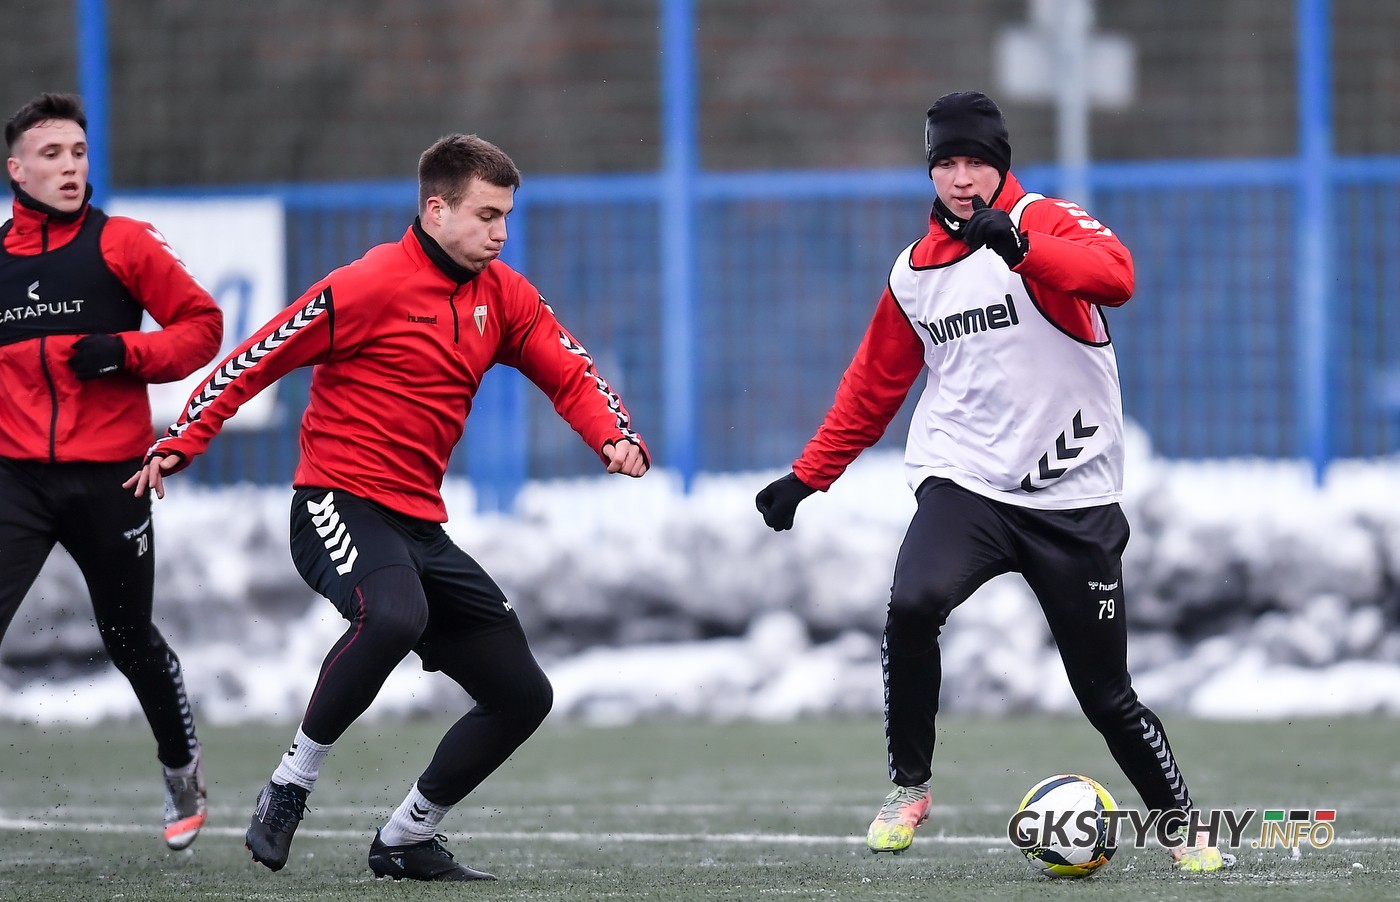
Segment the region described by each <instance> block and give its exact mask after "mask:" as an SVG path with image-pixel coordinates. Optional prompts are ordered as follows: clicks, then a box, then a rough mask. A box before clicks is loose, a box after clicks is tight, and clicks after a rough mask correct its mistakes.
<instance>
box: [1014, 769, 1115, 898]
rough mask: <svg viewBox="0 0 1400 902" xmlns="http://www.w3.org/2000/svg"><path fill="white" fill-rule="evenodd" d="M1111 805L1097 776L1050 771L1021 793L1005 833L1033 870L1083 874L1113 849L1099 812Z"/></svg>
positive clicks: (1104, 861)
mask: <svg viewBox="0 0 1400 902" xmlns="http://www.w3.org/2000/svg"><path fill="white" fill-rule="evenodd" d="M1117 807H1118V803H1116V802H1114V801H1113V796H1111V795H1109V793H1108V790H1107V789H1104V788H1103V786H1102V785H1100V784H1099V783H1098V782H1096V781H1094V780H1091V779H1089V778H1088V777H1084V776H1081V775H1079V774H1056V775H1055V776H1053V777H1046V778H1045V779H1044V780H1041V781H1040V782H1039V783H1037V784H1035V785H1034V786H1032V787H1031V791H1030V792H1028V793H1026V797H1025V798H1024V799H1022V800H1021V805H1020V807H1019V808H1017V809H1016V814H1015V816H1014V817H1013V818H1012V823H1011V829H1010V830H1008V834H1009V836H1010V838H1011V841H1012V843H1013V844H1015V846H1016V848H1018V849H1019V850H1020V851H1021V854H1023V855H1025V856H1026V861H1027V862H1028V863H1029V864H1030V866H1031V868H1032V869H1033V870H1035V871H1038V872H1040V873H1042V874H1045V875H1046V876H1047V877H1088V876H1089V875H1090V874H1093V873H1094V872H1096V871H1098V869H1099V868H1101V867H1103V866H1104V865H1106V864H1108V860H1109V859H1110V858H1112V857H1113V853H1114V852H1115V851H1116V849H1115V847H1114V846H1112V845H1110V844H1109V836H1108V821H1107V819H1106V818H1105V817H1104V816H1103V813H1104V812H1105V811H1113V810H1115V809H1116V808H1117Z"/></svg>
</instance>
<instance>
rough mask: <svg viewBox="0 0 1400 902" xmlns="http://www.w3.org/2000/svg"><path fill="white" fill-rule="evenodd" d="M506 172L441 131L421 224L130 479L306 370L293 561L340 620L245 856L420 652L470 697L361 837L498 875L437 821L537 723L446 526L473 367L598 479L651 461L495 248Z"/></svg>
mask: <svg viewBox="0 0 1400 902" xmlns="http://www.w3.org/2000/svg"><path fill="white" fill-rule="evenodd" d="M519 185H520V173H519V172H518V171H517V169H516V167H515V164H514V163H513V162H512V161H511V159H510V157H508V156H507V155H506V154H505V153H504V152H503V151H501V149H500V148H498V147H496V146H494V145H492V144H490V143H488V142H486V141H484V140H482V139H480V138H478V137H476V136H475V135H460V134H458V135H449V136H447V137H445V138H442V139H441V140H439V141H437V142H436V143H435V144H433V146H431V147H430V148H428V149H427V151H425V152H424V153H423V155H422V158H421V159H420V160H419V164H418V218H417V219H416V220H415V221H414V223H413V224H412V225H411V226H410V227H409V229H408V231H407V232H406V233H405V234H404V236H403V238H402V240H400V241H397V242H394V243H391V244H382V245H379V246H378V247H374V248H372V249H370V251H369V252H368V253H367V254H365V255H364V257H362V258H360V259H359V260H357V261H355V262H354V263H351V264H350V265H349V266H345V267H342V268H340V269H337V270H335V271H334V272H332V273H331V274H330V275H329V276H327V277H326V278H324V279H323V280H321V281H320V282H318V283H316V284H315V285H313V286H312V287H311V288H310V289H309V290H307V292H306V293H305V294H303V295H302V296H301V297H300V298H299V299H298V300H297V301H295V302H294V303H293V304H292V305H291V306H290V307H288V308H287V309H286V310H284V311H282V312H281V313H280V314H279V315H278V316H276V317H275V318H273V320H272V321H271V322H269V323H267V324H266V325H265V326H263V327H262V329H260V330H259V331H258V332H257V333H256V334H254V335H253V336H252V337H251V338H249V339H248V340H247V341H245V342H244V343H243V344H242V345H241V346H240V347H239V348H237V349H236V350H235V351H234V352H233V353H232V354H231V355H229V356H228V357H227V358H226V359H225V360H224V361H223V363H221V364H219V366H218V367H217V368H216V369H215V370H214V372H213V373H212V374H211V375H210V377H209V379H208V380H207V381H206V382H205V384H204V385H203V386H202V387H201V388H199V389H197V390H196V391H195V392H194V394H193V395H192V396H191V397H190V400H189V405H188V407H187V408H186V410H185V412H184V414H183V415H182V416H181V417H180V420H179V421H178V422H177V423H175V425H173V426H171V427H170V429H169V431H168V432H167V433H166V435H165V436H164V437H163V438H161V439H160V440H158V441H157V442H156V443H155V445H154V446H152V448H151V450H150V453H149V455H148V457H147V461H146V464H145V466H144V467H143V468H142V469H141V470H139V471H138V472H137V473H136V474H135V475H133V476H132V477H131V479H129V480H128V481H127V485H128V486H129V487H134V489H135V491H136V494H138V495H140V494H142V493H143V492H145V491H146V489H148V488H151V489H153V490H154V491H155V492H156V494H157V495H163V494H164V487H163V479H164V477H166V476H169V475H170V474H171V473H173V472H176V471H177V470H179V469H180V468H181V467H183V466H185V465H186V464H188V463H189V461H190V460H191V459H192V458H193V457H194V456H195V455H197V454H199V453H200V452H201V451H203V450H204V449H205V448H206V447H207V446H208V444H209V441H210V440H211V439H212V438H213V437H214V435H215V434H216V433H218V431H219V428H220V426H221V425H222V424H223V422H224V421H225V420H226V419H228V418H229V417H230V416H232V415H233V414H234V413H235V412H236V411H237V410H238V408H239V405H241V404H242V403H243V402H244V401H246V400H248V399H249V398H251V397H253V396H254V395H255V394H257V393H258V391H260V390H261V389H263V388H265V387H266V386H268V385H270V384H271V383H272V382H274V381H275V380H276V379H278V378H279V377H281V376H282V375H284V374H285V373H287V372H289V371H290V370H292V369H293V368H295V367H300V366H312V367H314V370H313V372H312V377H311V397H310V401H309V403H308V405H307V408H306V413H305V415H304V416H303V417H302V423H301V461H300V464H299V465H298V467H297V471H296V475H295V477H294V480H293V486H294V488H295V494H294V496H293V499H292V540H291V544H292V557H293V559H294V561H295V563H296V566H297V569H298V571H299V572H300V573H301V575H302V576H303V577H304V578H305V579H306V581H307V583H308V584H310V585H311V587H312V588H314V589H316V590H317V591H318V592H320V593H321V594H323V595H325V596H326V597H327V598H329V599H330V600H331V601H332V602H333V603H334V604H335V605H336V607H337V608H338V609H339V611H340V613H341V614H342V615H343V616H344V617H345V618H346V619H347V620H348V621H349V622H350V625H349V627H348V628H347V629H346V631H345V634H344V635H343V636H342V637H341V638H340V640H339V641H337V642H336V643H335V645H334V646H333V647H332V648H331V650H330V652H329V654H327V655H326V658H325V661H324V663H323V664H322V666H321V673H320V678H319V680H318V682H317V684H316V687H315V689H314V690H313V691H312V694H311V701H310V703H309V704H308V705H307V708H306V713H305V715H304V717H303V719H302V723H301V727H300V728H299V729H298V730H297V734H296V737H295V739H294V740H293V742H292V744H291V748H290V750H289V751H288V752H287V753H286V754H285V755H283V756H282V760H281V762H280V763H279V764H278V765H277V769H276V770H275V771H274V772H273V774H272V779H271V780H270V781H269V782H268V784H267V786H266V787H264V788H263V790H262V793H261V794H260V795H259V797H258V802H257V808H256V811H255V812H254V815H253V819H252V823H251V824H250V826H249V828H248V833H247V844H248V848H249V849H250V850H251V851H252V853H253V859H254V860H255V861H259V862H261V863H262V864H264V865H266V866H267V867H269V868H271V869H272V870H274V871H276V870H279V869H280V868H282V866H283V865H285V864H286V862H287V854H288V850H289V849H290V846H291V841H292V834H293V831H295V829H296V826H297V824H298V822H299V821H300V820H301V817H302V815H303V813H304V812H305V808H306V799H307V794H308V793H310V792H311V790H312V789H313V788H314V787H315V785H316V779H317V775H318V774H319V772H320V770H321V765H322V762H323V761H324V759H325V757H326V755H327V753H328V752H329V751H330V749H331V746H332V744H334V743H335V741H336V740H337V739H339V738H340V736H341V734H343V733H344V732H345V730H346V729H347V728H348V727H349V726H350V724H351V723H353V722H354V721H355V719H356V718H357V717H359V715H360V714H361V713H363V712H364V711H365V709H366V708H368V707H369V705H370V702H372V701H374V697H375V694H376V693H377V692H378V691H379V688H380V686H381V685H383V682H384V680H385V678H386V677H387V676H388V675H389V673H390V672H391V671H392V670H393V669H394V667H395V666H397V665H398V663H399V662H400V661H401V660H402V659H403V658H404V657H405V656H406V655H407V654H408V653H409V652H410V651H416V652H417V653H418V654H419V656H420V657H421V658H422V662H423V667H424V668H425V669H428V670H441V671H442V672H443V673H445V674H447V675H448V676H449V677H451V678H452V679H454V680H456V681H457V682H458V683H460V684H461V685H462V688H463V689H465V690H466V691H467V692H468V693H469V694H470V695H471V696H472V698H473V699H474V700H475V702H476V707H474V708H472V709H471V710H470V711H468V712H467V714H466V715H465V716H464V717H462V719H461V720H459V721H458V722H457V723H456V724H455V725H454V726H453V727H452V728H451V729H449V730H448V732H447V735H445V736H444V737H443V739H442V742H441V744H440V745H439V746H438V749H437V753H436V754H435V755H434V756H433V759H432V761H431V762H430V763H429V764H428V766H427V769H426V770H424V771H423V772H422V774H421V776H419V778H418V780H417V782H416V783H415V784H414V786H413V787H412V788H411V789H410V790H409V792H408V795H407V797H406V798H405V799H404V801H403V803H402V804H401V805H400V806H399V808H398V810H396V811H395V812H394V814H393V815H392V816H391V817H390V818H389V822H388V823H387V824H386V825H385V826H384V827H383V828H382V829H380V830H379V831H378V832H377V833H376V835H375V837H374V840H373V842H372V844H371V846H370V852H369V866H370V869H371V870H372V871H373V872H374V874H375V876H380V877H382V876H389V877H394V878H401V877H407V878H410V879H416V880H481V879H487V880H489V879H494V878H493V877H492V876H491V875H490V874H488V873H486V872H484V871H477V870H474V869H472V868H468V867H465V866H464V865H461V864H458V863H457V862H455V861H454V860H453V858H452V855H451V853H449V852H448V851H447V850H446V849H445V848H443V846H442V844H441V843H440V842H439V840H438V837H437V834H438V828H439V825H440V824H441V823H442V820H443V817H444V816H445V815H446V814H447V812H448V810H449V809H451V808H452V806H454V805H456V804H457V803H458V802H460V801H461V800H462V799H463V798H464V797H465V796H466V795H467V794H468V793H469V792H471V791H472V790H473V789H474V788H476V786H477V785H478V784H479V783H481V781H482V780H484V779H485V778H486V777H487V776H488V775H489V774H490V773H491V772H492V771H494V770H495V769H496V768H497V767H499V766H500V765H501V763H502V762H504V761H505V760H506V758H507V757H508V756H509V755H510V754H511V752H513V751H514V750H515V749H516V748H517V747H518V746H519V745H520V744H521V743H522V742H524V741H525V740H526V739H527V738H528V737H529V736H530V734H531V733H533V732H534V730H535V728H536V727H538V726H539V724H540V722H541V721H542V720H543V719H544V717H545V715H546V714H547V713H548V712H549V709H550V706H551V704H552V701H553V696H552V690H551V688H550V685H549V681H548V679H547V678H546V677H545V674H544V673H543V671H541V670H540V667H539V665H538V664H537V663H536V662H535V659H534V657H533V655H532V654H531V652H530V648H529V645H528V644H527V642H526V639H525V633H524V631H523V630H522V629H521V626H520V622H519V620H518V619H517V617H516V614H515V612H514V611H513V610H511V606H510V604H509V602H507V601H506V598H505V596H504V595H503V594H502V592H501V590H500V589H499V588H498V587H497V586H496V583H495V582H494V581H492V579H491V577H490V576H488V575H487V574H486V572H485V571H484V570H483V569H482V568H481V566H480V565H479V564H477V563H476V561H474V560H472V558H470V557H469V556H467V554H466V553H465V552H463V551H462V550H461V549H460V548H458V547H457V546H456V545H454V544H453V543H452V541H451V540H450V539H449V538H448V537H447V534H446V532H445V531H444V530H443V527H442V524H443V522H444V521H446V520H447V511H446V509H445V507H444V506H443V501H442V496H441V494H440V488H441V485H442V479H443V475H444V473H445V472H446V470H447V461H448V456H449V454H450V453H451V451H452V448H453V446H454V445H456V444H457V441H458V440H459V439H460V438H461V437H462V432H463V428H464V425H465V421H466V419H467V416H468V415H469V414H470V413H471V407H472V398H473V396H474V395H475V394H476V391H477V388H478V386H479V385H480V384H481V380H482V378H483V376H485V374H486V371H487V370H488V369H489V368H490V367H492V366H493V365H496V364H504V365H506V366H512V367H515V368H516V369H519V370H520V371H521V372H523V373H524V374H525V375H526V376H527V377H529V379H530V380H531V381H532V382H534V383H535V385H537V386H539V388H540V389H541V390H543V391H544V393H545V394H546V395H548V396H549V398H550V400H551V401H553V402H554V408H555V410H557V411H558V412H559V414H560V416H562V417H563V418H564V419H565V420H567V421H568V423H569V425H571V426H572V427H573V428H574V429H575V431H577V432H578V434H579V435H580V436H581V437H582V438H583V440H584V442H585V443H586V444H587V445H588V446H589V447H590V448H592V449H593V450H594V452H595V453H597V454H598V456H599V458H600V460H601V463H602V464H603V465H604V466H605V468H606V470H607V472H609V473H622V474H624V475H627V476H632V477H639V476H641V475H642V474H644V473H645V472H646V471H647V469H648V467H649V466H650V461H649V458H648V454H647V449H646V445H645V444H644V443H643V442H642V438H641V436H639V435H638V434H637V433H636V432H635V431H634V430H633V428H632V420H631V417H630V416H629V415H628V413H627V410H626V408H624V407H623V405H622V399H621V398H619V397H618V396H617V394H616V393H615V392H614V391H613V390H612V388H611V387H610V386H609V385H608V383H607V382H606V381H605V380H604V379H603V377H602V376H601V375H599V373H598V371H597V368H596V367H595V366H594V364H593V359H592V358H591V357H590V356H589V355H588V352H587V351H585V350H584V348H583V346H582V345H580V344H579V343H578V341H577V340H576V339H575V338H574V337H573V336H572V335H571V334H569V332H568V331H567V330H566V329H565V328H564V327H563V326H561V325H560V324H559V322H558V320H556V319H555V317H554V312H553V311H552V310H550V308H549V305H548V304H546V303H545V301H544V298H543V297H542V296H541V295H540V293H539V292H538V291H537V290H536V289H535V287H534V286H533V285H531V284H530V283H529V282H528V281H526V279H525V278H524V277H523V276H521V275H520V274H519V273H517V272H515V271H514V270H512V269H511V268H510V267H509V266H507V265H506V264H504V263H502V262H501V261H500V260H499V259H497V258H498V256H499V255H500V253H501V247H502V245H503V244H504V243H505V240H506V216H507V214H509V213H510V211H511V208H512V207H513V205H514V192H515V189H516V188H517V187H519Z"/></svg>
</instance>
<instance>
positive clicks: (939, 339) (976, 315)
mask: <svg viewBox="0 0 1400 902" xmlns="http://www.w3.org/2000/svg"><path fill="white" fill-rule="evenodd" d="M1020 323H1021V320H1020V318H1019V317H1017V316H1016V302H1015V301H1013V300H1012V299H1011V295H1009V294H1008V295H1007V296H1006V303H1004V304H1002V303H998V304H988V305H987V306H986V307H973V308H972V309H970V310H964V311H963V312H961V313H952V314H949V315H948V316H945V317H943V318H941V319H936V320H934V321H933V322H928V323H926V322H923V321H922V320H920V321H919V325H920V326H922V327H923V328H924V331H926V332H928V334H929V338H930V339H931V340H932V341H933V343H934V344H935V345H941V344H944V343H945V342H949V341H954V340H956V339H959V338H962V337H964V336H966V335H972V334H973V333H975V332H986V331H987V330H989V329H1006V328H1009V327H1011V326H1017V325H1020Z"/></svg>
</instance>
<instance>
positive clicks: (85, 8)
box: [77, 0, 112, 203]
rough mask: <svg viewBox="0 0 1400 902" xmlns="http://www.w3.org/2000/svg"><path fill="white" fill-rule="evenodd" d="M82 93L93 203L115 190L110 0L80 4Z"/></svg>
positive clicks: (79, 85)
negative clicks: (110, 123)
mask: <svg viewBox="0 0 1400 902" xmlns="http://www.w3.org/2000/svg"><path fill="white" fill-rule="evenodd" d="M77 12H78V93H80V94H82V95H83V108H84V110H85V112H86V113H87V120H88V124H87V139H88V183H89V184H90V185H92V200H93V203H99V202H100V201H102V199H103V197H104V195H105V193H106V192H107V191H110V190H111V188H112V179H111V176H112V168H111V164H110V162H109V160H110V157H109V152H110V148H111V142H110V141H109V140H108V139H109V137H110V132H109V129H108V125H107V121H108V115H107V94H108V91H107V0H78V10H77Z"/></svg>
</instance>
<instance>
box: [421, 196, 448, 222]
mask: <svg viewBox="0 0 1400 902" xmlns="http://www.w3.org/2000/svg"><path fill="white" fill-rule="evenodd" d="M446 206H447V204H446V203H445V202H444V201H443V199H442V198H441V197H438V196H437V195H436V194H434V195H433V196H431V197H429V198H428V200H427V202H425V203H424V204H423V218H424V219H426V220H428V221H430V222H431V223H432V224H433V225H441V224H442V211H443V208H445V207H446Z"/></svg>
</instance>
